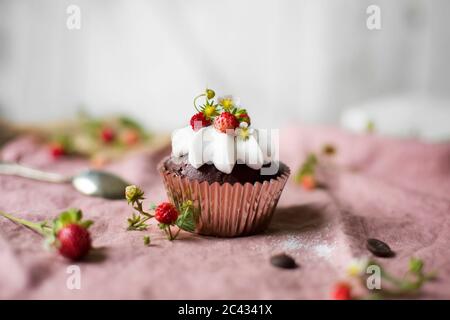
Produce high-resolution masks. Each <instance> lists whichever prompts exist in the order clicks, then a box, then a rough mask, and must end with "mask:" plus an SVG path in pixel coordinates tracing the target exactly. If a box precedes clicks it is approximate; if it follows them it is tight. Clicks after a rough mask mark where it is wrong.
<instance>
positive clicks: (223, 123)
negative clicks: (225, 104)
mask: <svg viewBox="0 0 450 320" xmlns="http://www.w3.org/2000/svg"><path fill="white" fill-rule="evenodd" d="M237 127H239V121H238V120H237V119H236V117H235V116H234V115H233V114H231V113H230V112H227V111H225V112H222V113H221V114H220V115H219V116H218V117H216V119H215V120H214V128H216V129H217V130H219V131H220V132H223V133H226V132H227V130H234V129H236V128H237Z"/></svg>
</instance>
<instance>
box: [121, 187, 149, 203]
mask: <svg viewBox="0 0 450 320" xmlns="http://www.w3.org/2000/svg"><path fill="white" fill-rule="evenodd" d="M143 196H144V192H143V191H142V190H141V189H139V188H138V187H137V186H135V185H131V186H128V187H126V188H125V198H126V199H127V201H128V203H132V202H136V201H138V200H142V199H144V197H143Z"/></svg>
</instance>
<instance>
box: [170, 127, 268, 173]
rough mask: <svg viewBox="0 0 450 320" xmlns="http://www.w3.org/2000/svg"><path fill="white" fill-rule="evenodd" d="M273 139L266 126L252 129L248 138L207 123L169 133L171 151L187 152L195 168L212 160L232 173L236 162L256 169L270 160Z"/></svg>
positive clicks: (219, 167) (219, 168)
mask: <svg viewBox="0 0 450 320" xmlns="http://www.w3.org/2000/svg"><path fill="white" fill-rule="evenodd" d="M271 146H272V143H271V135H270V134H269V130H256V129H252V133H251V134H250V135H249V136H248V138H247V139H242V138H240V137H239V136H236V135H233V134H229V133H222V132H219V131H217V130H216V129H215V128H214V126H208V127H204V128H201V129H199V130H197V131H194V130H193V129H192V127H191V126H187V127H185V128H181V129H177V130H175V131H174V132H173V133H172V155H173V156H174V157H181V156H184V155H188V161H189V163H190V164H191V165H192V166H193V167H194V168H196V169H198V168H200V167H201V166H202V165H204V164H210V163H211V164H213V165H214V166H215V167H216V168H217V170H219V171H221V172H223V173H227V174H229V173H231V171H233V168H234V165H235V164H236V163H239V164H246V165H247V166H248V167H250V168H252V169H255V170H259V169H261V168H262V166H263V165H265V164H268V163H270V162H271V158H272V157H271V155H272V149H273V148H272V147H271Z"/></svg>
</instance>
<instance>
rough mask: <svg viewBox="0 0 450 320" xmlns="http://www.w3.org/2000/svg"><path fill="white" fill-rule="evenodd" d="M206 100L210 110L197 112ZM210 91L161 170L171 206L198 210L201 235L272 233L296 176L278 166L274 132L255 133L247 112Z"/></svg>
mask: <svg viewBox="0 0 450 320" xmlns="http://www.w3.org/2000/svg"><path fill="white" fill-rule="evenodd" d="M200 97H204V99H205V104H204V105H203V106H197V100H198V99H199V98H200ZM214 98H215V93H214V91H212V90H210V89H207V90H206V91H205V93H204V94H202V95H199V96H198V97H197V98H196V99H195V100H194V105H195V106H196V108H197V111H199V112H198V113H197V114H195V115H194V116H193V117H192V119H191V123H190V126H188V127H185V128H182V129H178V130H175V131H174V133H173V134H172V155H171V156H170V157H168V158H166V159H164V160H163V161H162V162H161V163H160V164H159V166H158V170H159V172H160V173H161V176H162V178H163V181H164V184H165V187H166V190H167V194H168V197H169V200H170V201H171V202H172V203H173V204H174V205H175V206H177V207H181V205H182V203H184V202H185V201H187V200H190V201H192V202H193V204H194V215H195V222H196V223H195V230H188V231H193V232H196V233H198V234H203V235H211V236H219V237H235V236H244V235H250V234H255V233H258V232H261V231H263V230H264V229H266V228H267V226H268V225H269V223H270V220H271V218H272V215H273V212H274V210H275V207H276V205H277V203H278V200H279V198H280V196H281V192H282V190H283V188H284V186H285V184H286V181H287V178H288V176H289V174H290V170H289V168H288V167H287V166H286V165H285V164H283V163H282V162H279V161H276V154H274V153H275V151H276V148H272V145H273V143H272V142H271V136H270V132H269V131H264V130H256V129H253V128H251V127H250V117H249V116H248V113H247V111H246V110H245V109H242V108H240V107H239V106H238V104H237V102H236V101H235V100H234V99H233V98H232V97H231V96H227V97H224V98H219V99H217V101H215V99H214Z"/></svg>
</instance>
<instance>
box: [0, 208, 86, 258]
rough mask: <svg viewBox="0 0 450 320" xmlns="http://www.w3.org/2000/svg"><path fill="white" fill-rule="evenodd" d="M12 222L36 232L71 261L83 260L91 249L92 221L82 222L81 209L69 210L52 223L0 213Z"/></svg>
mask: <svg viewBox="0 0 450 320" xmlns="http://www.w3.org/2000/svg"><path fill="white" fill-rule="evenodd" d="M0 216H3V217H5V218H7V219H9V220H11V221H14V222H16V223H18V224H21V225H23V226H26V227H27V228H29V229H31V230H34V231H36V232H37V233H39V234H40V235H42V236H44V237H45V239H46V241H45V242H46V244H48V245H52V246H55V247H56V248H57V249H58V251H59V253H60V254H61V255H62V256H64V257H66V258H69V259H71V260H79V259H81V258H83V257H84V256H85V255H86V254H87V253H88V252H89V250H90V249H91V237H90V234H89V231H88V228H89V226H90V225H92V223H93V222H92V221H91V220H84V221H83V220H82V217H83V213H82V212H81V210H79V209H68V210H67V211H64V212H61V214H60V215H59V216H58V217H57V218H56V219H54V220H53V221H52V223H51V224H50V223H49V222H48V221H40V222H33V221H28V220H25V219H20V218H16V217H15V216H13V215H10V214H7V213H4V212H1V211H0Z"/></svg>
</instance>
